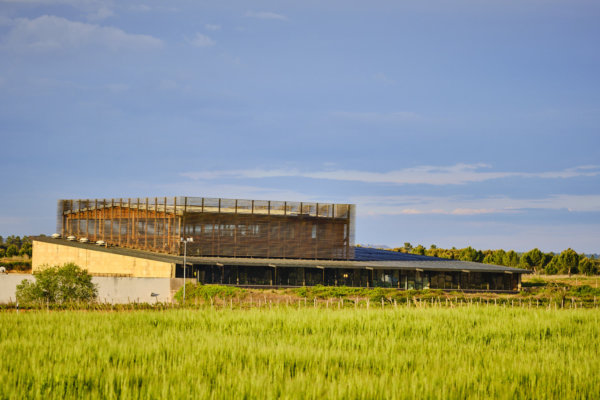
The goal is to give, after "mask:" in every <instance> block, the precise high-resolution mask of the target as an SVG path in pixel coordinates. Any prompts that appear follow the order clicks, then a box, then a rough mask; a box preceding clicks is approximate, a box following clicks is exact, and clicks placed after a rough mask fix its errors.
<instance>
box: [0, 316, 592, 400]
mask: <svg viewBox="0 0 600 400" xmlns="http://www.w3.org/2000/svg"><path fill="white" fill-rule="evenodd" d="M599 333H600V311H599V310H598V309H567V310H548V309H543V308H540V309H533V308H532V309H529V308H510V307H506V308H505V307H499V306H496V307H495V306H489V307H486V306H469V307H462V308H415V307H413V308H401V307H398V308H389V309H385V310H381V309H376V308H371V309H369V310H367V309H353V308H347V309H342V310H339V309H322V308H321V309H319V308H317V309H315V308H311V307H308V308H303V307H301V308H299V309H298V308H295V307H292V306H290V307H287V306H278V307H273V308H272V309H269V308H262V309H258V308H254V309H250V310H240V309H233V310H230V309H227V308H223V309H212V308H204V309H196V310H191V309H187V310H186V309H173V310H165V311H133V312H125V311H121V312H108V311H92V312H89V311H58V312H53V311H51V312H46V311H28V312H23V311H21V312H20V313H19V314H17V313H15V312H2V313H0V356H1V357H0V398H1V399H24V398H40V399H49V398H67V399H68V398H122V399H128V398H143V399H146V398H161V399H167V398H168V399H171V398H173V399H175V398H216V399H220V398H227V399H231V398H235V399H238V398H256V399H264V398H297V399H304V398H314V399H324V398H339V399H348V398H361V399H379V398H436V399H438V398H447V399H463V398H504V399H513V398H557V399H558V398H560V399H564V398H582V399H583V398H587V399H591V398H600V355H599V354H600V348H599V347H600V342H599V341H598V335H599Z"/></svg>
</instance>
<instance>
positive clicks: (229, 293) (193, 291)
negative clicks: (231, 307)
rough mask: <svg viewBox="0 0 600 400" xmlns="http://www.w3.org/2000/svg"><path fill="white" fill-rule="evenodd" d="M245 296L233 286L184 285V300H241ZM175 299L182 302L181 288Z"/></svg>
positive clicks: (243, 292) (241, 290)
mask: <svg viewBox="0 0 600 400" xmlns="http://www.w3.org/2000/svg"><path fill="white" fill-rule="evenodd" d="M245 295H246V291H245V290H244V289H241V288H238V287H235V286H222V285H200V284H195V283H187V284H186V285H185V297H186V300H191V299H195V298H200V299H203V300H210V299H211V298H212V299H217V298H219V299H222V300H225V299H230V298H232V297H240V298H243V297H245ZM175 299H176V300H177V301H178V302H180V303H181V302H182V301H183V287H182V288H181V289H179V290H178V291H177V293H175Z"/></svg>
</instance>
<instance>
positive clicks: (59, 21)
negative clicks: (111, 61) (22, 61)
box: [2, 15, 163, 52]
mask: <svg viewBox="0 0 600 400" xmlns="http://www.w3.org/2000/svg"><path fill="white" fill-rule="evenodd" d="M162 44H163V42H162V41H161V40H160V39H157V38H155V37H152V36H149V35H138V34H131V33H127V32H125V31H123V30H121V29H119V28H115V27H110V26H99V25H95V24H88V23H83V22H76V21H70V20H68V19H65V18H61V17H56V16H52V15H44V16H41V17H38V18H35V19H26V18H19V19H16V20H15V21H14V25H13V27H12V29H11V30H10V31H9V32H8V34H7V35H6V36H5V39H4V41H3V42H2V46H3V47H8V48H11V49H14V50H16V51H21V52H23V51H41V52H46V51H57V50H67V49H81V48H84V47H88V46H91V47H100V48H106V49H110V50H121V49H128V50H145V49H156V48H160V47H161V46H162Z"/></svg>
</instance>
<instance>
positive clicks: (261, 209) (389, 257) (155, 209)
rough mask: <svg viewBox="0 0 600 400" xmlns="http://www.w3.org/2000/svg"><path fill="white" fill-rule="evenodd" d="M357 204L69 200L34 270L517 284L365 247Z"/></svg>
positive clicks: (515, 273) (511, 273)
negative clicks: (70, 267)
mask: <svg viewBox="0 0 600 400" xmlns="http://www.w3.org/2000/svg"><path fill="white" fill-rule="evenodd" d="M354 233H355V206H354V205H352V204H331V203H305V202H285V201H268V200H241V199H237V200H236V199H218V198H200V197H171V198H166V197H163V198H135V199H94V200H60V201H59V202H58V216H57V234H56V235H54V236H55V237H52V238H49V237H38V238H36V239H35V240H34V246H33V247H34V250H33V269H34V271H35V270H37V269H39V268H42V267H43V266H44V265H57V264H63V263H66V262H75V263H77V264H78V265H79V266H81V267H82V268H85V269H87V270H88V271H89V272H90V273H91V274H92V275H95V276H105V277H135V278H170V279H177V278H183V277H184V268H183V266H184V262H185V265H186V268H185V277H186V278H187V279H192V280H195V281H198V282H200V283H218V284H225V285H237V286H253V287H294V286H310V285H318V284H321V285H328V286H358V287H389V288H398V289H428V288H431V289H452V290H466V291H469V290H478V291H481V290H493V291H507V292H508V291H515V290H518V289H519V288H520V282H521V274H523V273H527V271H525V270H522V269H517V268H510V267H503V266H496V265H488V264H480V263H473V262H463V261H456V260H447V259H441V258H436V257H428V256H421V255H414V254H404V253H398V252H393V251H386V250H377V249H371V248H362V247H356V246H355V244H354Z"/></svg>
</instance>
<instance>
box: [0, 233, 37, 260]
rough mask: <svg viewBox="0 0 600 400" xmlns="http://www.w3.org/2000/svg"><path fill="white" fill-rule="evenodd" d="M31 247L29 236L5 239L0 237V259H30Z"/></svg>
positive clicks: (12, 236) (11, 236) (13, 236)
mask: <svg viewBox="0 0 600 400" xmlns="http://www.w3.org/2000/svg"><path fill="white" fill-rule="evenodd" d="M32 250H33V247H32V245H31V236H23V237H20V236H15V235H10V236H8V237H6V238H3V237H2V236H0V258H3V257H7V258H10V257H15V256H27V257H30V258H31V254H32Z"/></svg>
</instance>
